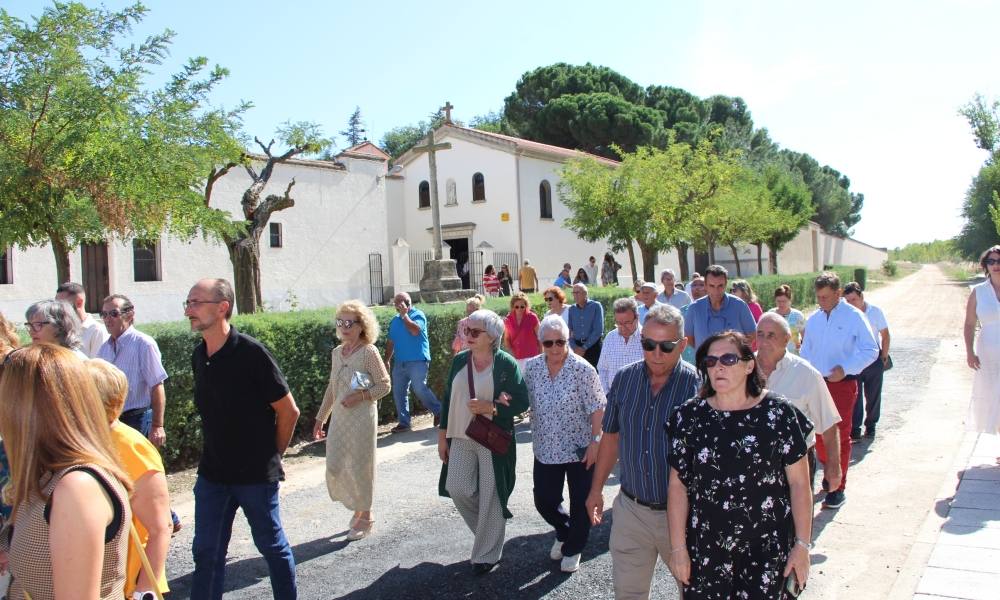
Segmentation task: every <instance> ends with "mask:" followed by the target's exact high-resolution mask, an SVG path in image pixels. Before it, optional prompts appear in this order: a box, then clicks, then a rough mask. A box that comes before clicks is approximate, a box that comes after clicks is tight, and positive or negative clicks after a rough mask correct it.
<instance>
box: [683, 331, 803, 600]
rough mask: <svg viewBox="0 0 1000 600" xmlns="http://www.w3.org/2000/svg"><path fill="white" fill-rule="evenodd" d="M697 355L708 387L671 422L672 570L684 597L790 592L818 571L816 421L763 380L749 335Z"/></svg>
mask: <svg viewBox="0 0 1000 600" xmlns="http://www.w3.org/2000/svg"><path fill="white" fill-rule="evenodd" d="M696 359H697V362H698V370H699V371H700V372H701V376H702V382H703V383H702V389H701V391H700V392H699V394H698V396H697V397H696V398H692V399H691V400H689V401H688V402H686V403H684V404H683V405H681V406H680V407H679V408H678V409H677V411H676V412H675V413H674V415H673V417H671V419H670V424H669V426H668V436H669V438H670V441H671V449H670V457H669V462H670V485H669V486H668V491H667V493H668V502H667V522H668V524H669V531H670V558H669V560H668V566H669V567H670V572H671V573H672V574H673V575H674V577H676V578H677V580H678V581H679V582H680V583H681V584H682V585H683V587H684V593H683V596H684V599H685V600H704V599H719V600H722V599H728V598H774V599H779V598H784V597H785V596H784V591H783V590H784V586H785V585H786V584H787V585H788V586H789V587H792V588H797V589H801V588H802V587H804V586H805V583H806V579H807V578H808V576H809V550H810V549H811V548H812V544H811V535H812V531H811V528H812V493H811V492H810V489H809V473H808V471H809V468H808V466H807V463H806V451H807V448H806V437H805V436H806V434H807V433H808V432H809V431H810V430H811V429H812V423H810V422H809V420H808V419H807V418H806V417H805V416H804V415H803V414H802V413H801V412H799V410H798V409H796V408H795V407H793V406H792V405H791V403H789V402H787V401H786V400H785V399H784V398H783V397H781V396H778V395H776V394H773V393H770V392H767V391H766V390H764V389H763V381H762V380H761V378H760V374H759V373H758V371H757V364H756V360H755V358H754V355H753V352H752V351H751V350H750V344H749V343H747V340H746V338H745V337H744V336H743V335H742V334H740V333H736V332H734V331H724V332H722V333H717V334H714V335H712V336H710V337H709V338H707V339H706V340H705V342H704V343H703V344H702V345H701V347H699V348H698V352H697V354H696ZM787 578H794V580H793V581H788V579H787Z"/></svg>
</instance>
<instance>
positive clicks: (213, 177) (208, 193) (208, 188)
mask: <svg viewBox="0 0 1000 600" xmlns="http://www.w3.org/2000/svg"><path fill="white" fill-rule="evenodd" d="M238 164H239V163H235V162H231V163H228V164H226V166H224V167H222V168H221V169H212V172H211V173H209V174H208V182H207V183H206V184H205V206H209V203H210V202H211V200H212V187H213V186H214V185H215V182H216V181H218V180H219V179H221V178H222V177H223V176H224V175H225V174H226V173H228V172H229V170H230V169H232V168H233V167H235V166H236V165H238Z"/></svg>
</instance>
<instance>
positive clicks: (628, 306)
mask: <svg viewBox="0 0 1000 600" xmlns="http://www.w3.org/2000/svg"><path fill="white" fill-rule="evenodd" d="M612 310H614V313H615V328H614V329H612V330H611V331H609V332H608V334H607V335H606V336H604V345H603V346H601V358H599V359H598V360H597V374H598V376H600V378H601V387H602V388H604V393H605V394H607V393H608V390H610V389H611V382H612V381H614V380H615V374H617V373H618V371H619V369H621V368H622V367H624V366H625V365H630V364H632V363H634V362H638V361H640V360H643V354H642V342H641V340H640V335H641V331H642V329H641V327H640V326H639V305H638V303H636V301H635V299H634V298H619V299H618V300H615V303H614V305H613V306H612Z"/></svg>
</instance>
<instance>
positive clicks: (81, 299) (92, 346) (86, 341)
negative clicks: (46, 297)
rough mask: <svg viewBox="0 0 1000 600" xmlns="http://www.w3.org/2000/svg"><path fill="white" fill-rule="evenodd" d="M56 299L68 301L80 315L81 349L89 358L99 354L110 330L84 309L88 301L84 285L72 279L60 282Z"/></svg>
mask: <svg viewBox="0 0 1000 600" xmlns="http://www.w3.org/2000/svg"><path fill="white" fill-rule="evenodd" d="M56 300H62V301H63V302H66V303H68V304H69V305H70V306H72V307H73V310H75V311H76V315H77V316H78V317H80V324H81V331H80V338H81V342H82V347H81V349H82V350H83V353H84V354H86V355H87V357H88V358H94V357H95V356H97V351H98V350H100V349H101V346H102V345H104V342H106V341H108V338H109V337H111V336H109V335H108V330H107V329H105V328H104V324H103V323H101V322H100V321H98V320H97V319H95V318H94V317H93V316H91V315H89V314H87V311H86V310H84V308H83V307H84V306H86V303H87V294H86V293H85V292H84V290H83V286H82V285H80V284H79V283H73V282H72V281H67V282H66V283H63V284H60V285H59V287H57V288H56Z"/></svg>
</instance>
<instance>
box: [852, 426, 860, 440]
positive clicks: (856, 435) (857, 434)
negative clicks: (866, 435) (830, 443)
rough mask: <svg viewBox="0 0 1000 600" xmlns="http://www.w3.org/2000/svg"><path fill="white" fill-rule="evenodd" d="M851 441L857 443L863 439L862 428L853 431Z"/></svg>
mask: <svg viewBox="0 0 1000 600" xmlns="http://www.w3.org/2000/svg"><path fill="white" fill-rule="evenodd" d="M851 439H852V440H854V441H857V440H860V439H861V428H860V427H858V428H857V429H852V430H851Z"/></svg>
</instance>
